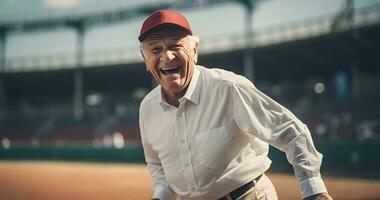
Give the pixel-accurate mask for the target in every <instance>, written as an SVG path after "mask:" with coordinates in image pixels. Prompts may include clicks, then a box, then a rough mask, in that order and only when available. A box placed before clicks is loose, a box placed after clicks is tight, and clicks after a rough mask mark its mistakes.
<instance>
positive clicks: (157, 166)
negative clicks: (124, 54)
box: [140, 66, 326, 200]
mask: <svg viewBox="0 0 380 200" xmlns="http://www.w3.org/2000/svg"><path fill="white" fill-rule="evenodd" d="M179 102H180V105H179V107H178V108H177V107H175V106H172V105H170V104H168V103H166V102H165V100H164V98H163V96H162V93H161V87H160V86H158V87H156V88H155V89H154V90H152V91H151V92H150V93H149V94H148V95H147V96H146V97H145V98H144V100H143V101H142V103H141V105H140V131H141V136H142V143H143V147H144V153H145V159H146V162H147V166H148V169H149V172H150V174H151V176H152V179H153V189H154V194H153V198H160V199H161V200H168V199H173V198H175V196H176V195H175V194H178V195H179V196H181V198H182V199H218V198H220V197H222V196H224V195H226V194H227V193H229V192H231V191H232V190H234V189H235V188H237V187H239V186H241V185H243V184H245V183H247V182H249V181H251V180H253V179H254V178H256V177H257V176H259V175H260V174H262V173H264V172H265V171H266V170H267V169H268V168H269V166H270V164H271V160H270V159H269V158H268V149H269V147H268V143H269V144H270V145H273V146H274V147H276V148H278V149H280V150H282V151H284V152H285V153H286V157H287V159H288V161H289V163H291V164H292V165H293V168H294V171H295V175H296V177H297V179H298V182H299V184H300V189H301V195H302V197H307V196H310V195H312V194H316V193H321V192H326V188H325V185H324V183H323V181H322V179H321V175H320V172H319V168H320V165H321V160H322V154H320V153H319V152H317V150H316V149H315V147H314V145H313V141H312V138H311V135H310V132H309V130H308V128H307V127H306V125H304V124H303V123H302V122H301V121H300V120H298V119H297V118H296V117H295V116H294V115H293V114H292V113H291V112H290V111H289V110H287V109H286V108H284V107H283V106H281V105H280V104H278V103H277V102H275V101H274V100H272V99H271V98H269V97H268V96H266V95H265V94H263V93H262V92H260V91H259V90H258V89H256V87H255V86H254V85H253V84H252V83H251V82H250V81H249V80H248V79H246V78H245V77H243V76H240V75H236V74H234V73H232V72H229V71H225V70H221V69H208V68H205V67H202V66H195V69H194V75H193V77H192V80H191V82H190V85H189V87H188V89H187V91H186V93H185V95H184V96H183V97H182V98H181V99H180V100H179ZM280 198H281V197H280Z"/></svg>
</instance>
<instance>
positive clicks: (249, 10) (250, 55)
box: [238, 0, 256, 81]
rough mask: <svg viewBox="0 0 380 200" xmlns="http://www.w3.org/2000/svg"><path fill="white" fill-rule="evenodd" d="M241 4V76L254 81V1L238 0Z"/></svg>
mask: <svg viewBox="0 0 380 200" xmlns="http://www.w3.org/2000/svg"><path fill="white" fill-rule="evenodd" d="M238 1H239V2H240V3H241V4H243V6H244V9H245V36H244V38H245V49H244V57H243V74H244V76H245V77H246V78H247V79H249V80H251V81H254V71H255V70H254V69H255V66H254V52H253V42H254V41H253V25H252V24H253V20H252V17H253V11H254V9H255V5H256V0H238Z"/></svg>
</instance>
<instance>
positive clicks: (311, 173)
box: [232, 80, 327, 199]
mask: <svg viewBox="0 0 380 200" xmlns="http://www.w3.org/2000/svg"><path fill="white" fill-rule="evenodd" d="M232 87H233V97H234V99H233V101H234V105H233V107H234V111H233V112H234V118H235V121H236V123H237V125H238V126H239V127H240V128H241V129H242V130H244V131H246V132H248V133H251V134H253V135H255V136H256V137H258V138H260V139H261V140H263V141H265V142H267V143H269V144H271V145H272V146H274V147H276V148H278V149H280V150H282V151H284V152H285V153H286V157H287V159H288V161H289V163H291V164H292V165H293V168H294V171H295V175H296V177H297V179H298V182H299V184H300V189H301V195H302V198H306V197H310V198H311V199H313V197H312V196H313V195H316V194H320V195H317V196H324V195H323V194H325V193H327V190H326V187H325V185H324V183H323V181H322V178H321V175H320V172H319V170H320V165H321V162H322V154H320V153H319V152H318V151H317V150H316V149H315V147H314V144H313V141H312V138H311V135H310V132H309V130H308V128H307V127H306V125H304V124H303V123H302V122H301V121H299V120H298V119H297V118H296V117H295V116H294V115H293V114H292V113H291V112H290V111H289V110H287V109H286V108H284V107H283V106H281V105H280V104H278V103H277V102H275V101H274V100H272V99H271V98H269V97H268V96H266V95H265V94H263V93H262V92H260V91H259V90H257V89H256V88H255V86H254V85H253V84H252V83H250V82H249V81H248V80H247V81H244V80H243V81H241V82H239V84H236V85H233V86H232Z"/></svg>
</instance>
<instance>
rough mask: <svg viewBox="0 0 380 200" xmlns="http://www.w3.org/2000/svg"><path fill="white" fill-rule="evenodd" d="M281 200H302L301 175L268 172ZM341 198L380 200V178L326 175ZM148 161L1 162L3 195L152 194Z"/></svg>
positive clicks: (82, 198)
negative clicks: (102, 162) (299, 189)
mask: <svg viewBox="0 0 380 200" xmlns="http://www.w3.org/2000/svg"><path fill="white" fill-rule="evenodd" d="M268 176H269V177H270V178H271V179H272V181H273V182H274V184H275V186H276V188H277V191H278V195H279V199H280V200H288V199H289V200H293V199H300V196H299V192H298V185H297V182H296V180H295V177H294V176H292V175H286V174H277V173H276V174H274V173H272V174H268ZM324 180H325V182H326V185H327V187H328V189H329V192H330V193H331V194H332V195H333V197H335V199H342V200H350V199H357V200H359V199H360V200H375V199H380V180H377V181H374V180H360V179H345V178H333V177H326V178H324ZM151 194H152V189H151V182H150V177H149V175H148V173H147V170H146V168H145V166H142V165H127V164H99V163H72V162H35V161H34V162H26V161H25V162H20V161H17V162H11V161H1V162H0V199H1V200H3V199H4V200H16V199H17V200H19V199H22V200H30V199H36V200H53V199H54V200H61V199H62V200H67V199H71V200H76V199H78V200H86V199H90V200H101V199H107V200H119V199H120V200H121V199H123V200H127V199H128V200H140V199H150V197H151Z"/></svg>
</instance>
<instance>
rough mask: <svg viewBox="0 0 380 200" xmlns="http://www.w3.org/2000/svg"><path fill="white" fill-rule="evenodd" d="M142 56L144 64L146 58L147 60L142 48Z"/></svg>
mask: <svg viewBox="0 0 380 200" xmlns="http://www.w3.org/2000/svg"><path fill="white" fill-rule="evenodd" d="M140 54H141V57H142V58H143V59H144V62H145V61H146V58H145V55H144V52H143V50H142V49H141V48H140Z"/></svg>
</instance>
